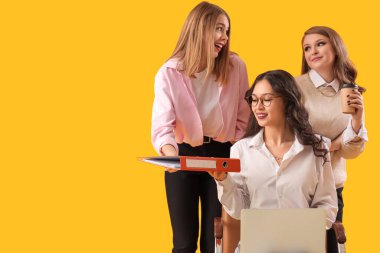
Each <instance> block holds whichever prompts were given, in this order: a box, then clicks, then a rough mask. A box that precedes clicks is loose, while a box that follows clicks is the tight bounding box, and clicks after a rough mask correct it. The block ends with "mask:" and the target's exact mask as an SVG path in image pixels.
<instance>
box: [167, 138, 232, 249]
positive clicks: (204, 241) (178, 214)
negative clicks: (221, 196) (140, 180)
mask: <svg viewBox="0 0 380 253" xmlns="http://www.w3.org/2000/svg"><path fill="white" fill-rule="evenodd" d="M178 147H179V155H185V156H209V157H211V156H212V157H229V156H230V147H231V143H230V142H226V143H220V142H216V141H211V142H210V143H207V144H203V145H202V146H198V147H191V146H190V145H188V144H186V143H183V144H179V145H178ZM165 187H166V197H167V201H168V207H169V213H170V221H171V225H172V230H173V250H172V252H173V253H195V251H196V249H197V242H198V231H199V216H198V214H199V200H200V202H201V224H200V227H201V235H200V249H201V252H202V253H214V250H215V245H214V217H220V216H221V205H220V203H219V200H218V194H217V189H216V183H215V181H214V179H213V178H212V177H211V176H210V175H209V174H208V173H207V172H197V171H178V172H174V173H169V172H165Z"/></svg>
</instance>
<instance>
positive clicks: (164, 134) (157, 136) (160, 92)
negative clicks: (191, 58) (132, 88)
mask: <svg viewBox="0 0 380 253" xmlns="http://www.w3.org/2000/svg"><path fill="white" fill-rule="evenodd" d="M170 70H171V69H170ZM170 70H169V69H165V68H162V69H160V70H159V71H158V73H157V75H156V78H155V84H154V92H155V98H154V102H153V112H152V143H153V146H154V148H155V150H156V151H157V153H159V154H161V155H178V146H177V143H176V141H175V137H174V133H173V130H174V126H175V118H176V117H175V111H174V105H173V101H172V99H173V98H172V96H171V90H170V85H171V80H170V76H168V71H170Z"/></svg>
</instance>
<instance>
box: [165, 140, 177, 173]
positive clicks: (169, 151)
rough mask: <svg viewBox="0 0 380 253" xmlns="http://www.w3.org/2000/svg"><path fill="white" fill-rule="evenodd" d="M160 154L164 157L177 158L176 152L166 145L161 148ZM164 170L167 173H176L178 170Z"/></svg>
mask: <svg viewBox="0 0 380 253" xmlns="http://www.w3.org/2000/svg"><path fill="white" fill-rule="evenodd" d="M161 152H162V154H163V155H164V156H177V155H178V153H177V150H176V149H175V148H174V147H173V146H172V145H170V144H166V145H164V146H162V148H161ZM165 170H166V171H167V172H169V173H173V172H177V171H178V169H173V168H165Z"/></svg>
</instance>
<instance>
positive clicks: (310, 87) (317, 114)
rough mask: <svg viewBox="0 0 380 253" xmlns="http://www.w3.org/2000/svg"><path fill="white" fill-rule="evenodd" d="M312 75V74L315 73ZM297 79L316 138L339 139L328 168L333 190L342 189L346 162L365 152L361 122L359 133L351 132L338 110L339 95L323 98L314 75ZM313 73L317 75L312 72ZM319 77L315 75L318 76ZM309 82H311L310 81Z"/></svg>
mask: <svg viewBox="0 0 380 253" xmlns="http://www.w3.org/2000/svg"><path fill="white" fill-rule="evenodd" d="M314 72H315V71H314ZM309 73H310V74H311V75H309V74H304V75H302V76H298V77H296V82H297V85H298V87H299V88H300V90H301V92H302V94H303V100H304V105H305V107H306V109H307V110H308V112H309V121H310V124H311V126H312V127H313V131H314V132H315V133H316V134H319V135H322V136H325V137H327V138H329V139H330V140H335V139H337V138H339V139H340V142H341V149H340V150H338V151H335V152H331V165H332V168H333V172H334V178H335V183H336V188H339V187H343V186H344V183H345V182H346V180H347V172H346V160H345V159H352V158H355V157H357V156H358V155H359V154H361V152H363V150H364V143H365V142H366V141H367V140H368V138H367V130H366V129H365V127H364V122H363V124H362V128H361V129H360V131H359V133H358V134H356V133H355V131H354V130H353V129H352V125H351V115H348V114H343V113H342V110H341V105H340V103H341V101H340V91H338V92H337V93H336V94H335V96H332V97H328V96H324V95H323V94H322V93H321V92H319V91H318V89H316V86H317V84H316V83H313V81H314V82H317V81H315V78H313V76H315V75H314V74H312V73H313V72H309ZM315 73H316V72H315ZM317 74H318V73H317ZM312 78H313V79H314V80H312Z"/></svg>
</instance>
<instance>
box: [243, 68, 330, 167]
mask: <svg viewBox="0 0 380 253" xmlns="http://www.w3.org/2000/svg"><path fill="white" fill-rule="evenodd" d="M262 80H267V81H268V82H269V83H270V85H271V87H272V89H273V91H274V92H275V93H276V94H278V95H280V96H281V97H282V98H283V100H284V103H285V117H286V122H287V124H288V126H289V127H290V129H292V130H293V131H294V133H295V135H296V137H297V139H298V140H299V142H300V143H301V144H303V145H310V146H312V148H313V152H314V155H315V156H317V157H322V158H323V161H324V162H326V161H327V158H326V154H327V153H328V150H327V149H325V148H323V146H322V145H321V144H322V136H321V137H320V138H318V137H317V136H316V135H314V134H313V129H312V127H311V125H310V123H309V113H308V112H307V111H306V108H305V107H304V106H303V104H302V97H301V92H300V91H299V89H298V87H297V84H296V81H295V80H294V78H293V76H292V75H291V74H289V73H288V72H286V71H284V70H271V71H267V72H265V73H262V74H260V75H258V76H257V77H256V80H255V81H254V82H253V84H252V86H251V88H249V89H248V90H247V92H246V93H245V97H246V98H248V97H249V96H251V95H252V92H253V89H254V88H255V86H256V84H257V83H258V82H260V81H262ZM247 101H248V99H247ZM248 104H249V105H250V106H251V104H250V103H249V102H248ZM261 129H262V127H261V126H260V125H259V124H258V122H257V120H256V117H255V115H254V114H253V111H252V110H251V114H250V116H249V121H248V126H247V130H246V133H245V135H244V138H245V137H250V136H254V135H256V134H257V133H258V132H259V131H260V130H261Z"/></svg>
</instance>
